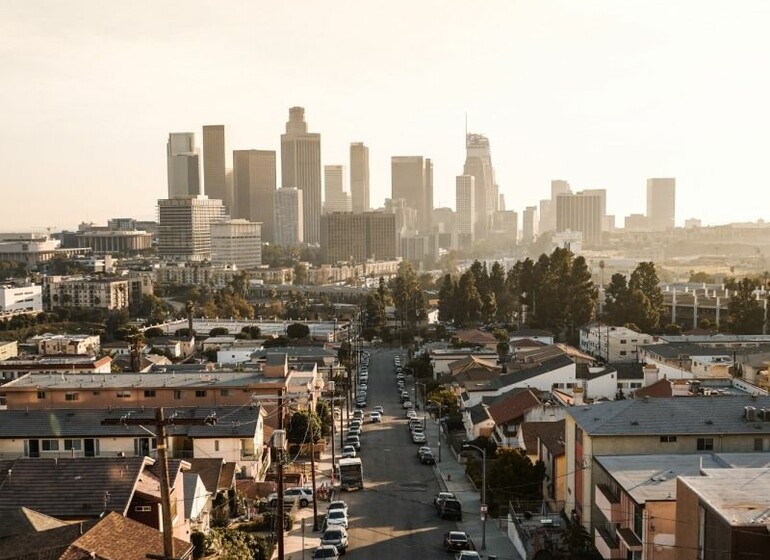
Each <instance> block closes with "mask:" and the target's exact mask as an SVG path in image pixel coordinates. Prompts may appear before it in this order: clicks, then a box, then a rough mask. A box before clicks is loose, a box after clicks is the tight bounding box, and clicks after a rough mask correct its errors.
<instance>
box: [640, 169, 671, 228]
mask: <svg viewBox="0 0 770 560" xmlns="http://www.w3.org/2000/svg"><path fill="white" fill-rule="evenodd" d="M647 218H648V219H649V226H650V228H651V229H652V231H668V230H672V229H674V226H675V218H676V179H674V178H673V177H670V178H658V179H647Z"/></svg>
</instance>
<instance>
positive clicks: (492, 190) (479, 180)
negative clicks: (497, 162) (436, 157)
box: [463, 133, 498, 240]
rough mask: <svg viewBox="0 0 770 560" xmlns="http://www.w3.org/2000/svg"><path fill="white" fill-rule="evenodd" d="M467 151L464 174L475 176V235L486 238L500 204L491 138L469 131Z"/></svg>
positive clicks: (466, 144)
mask: <svg viewBox="0 0 770 560" xmlns="http://www.w3.org/2000/svg"><path fill="white" fill-rule="evenodd" d="M465 151H466V156H465V165H464V167H463V174H464V175H470V176H472V177H474V178H475V185H476V189H475V193H474V197H475V198H474V201H475V203H474V210H475V212H476V219H475V220H474V222H475V223H474V228H475V231H474V237H475V238H476V239H479V240H480V239H485V238H486V236H487V232H488V231H489V230H490V229H491V227H492V213H493V212H494V211H495V210H497V204H498V200H497V199H498V197H497V193H496V183H495V172H494V169H493V168H492V152H491V151H490V148H489V139H488V138H487V137H486V136H484V135H483V134H475V133H468V134H466V135H465Z"/></svg>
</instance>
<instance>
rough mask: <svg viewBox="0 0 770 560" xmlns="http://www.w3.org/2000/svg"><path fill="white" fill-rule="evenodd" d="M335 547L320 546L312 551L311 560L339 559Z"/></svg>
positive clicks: (328, 545)
mask: <svg viewBox="0 0 770 560" xmlns="http://www.w3.org/2000/svg"><path fill="white" fill-rule="evenodd" d="M339 557H340V553H339V552H338V551H337V547H336V546H334V545H331V544H322V545H321V546H319V547H318V548H316V549H315V550H314V551H313V560H315V559H316V558H339Z"/></svg>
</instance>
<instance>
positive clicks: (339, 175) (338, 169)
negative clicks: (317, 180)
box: [323, 165, 353, 214]
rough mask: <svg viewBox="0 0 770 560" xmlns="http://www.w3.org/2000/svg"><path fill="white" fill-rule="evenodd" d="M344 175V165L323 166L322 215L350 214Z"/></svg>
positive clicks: (348, 195) (350, 208)
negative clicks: (334, 213) (333, 213)
mask: <svg viewBox="0 0 770 560" xmlns="http://www.w3.org/2000/svg"><path fill="white" fill-rule="evenodd" d="M345 175H346V173H345V166H344V165H324V210H323V211H324V214H331V213H332V212H352V210H353V209H352V206H351V200H350V194H349V193H348V192H347V191H346V190H345V180H346V177H345Z"/></svg>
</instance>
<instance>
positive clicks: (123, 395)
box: [118, 391, 131, 399]
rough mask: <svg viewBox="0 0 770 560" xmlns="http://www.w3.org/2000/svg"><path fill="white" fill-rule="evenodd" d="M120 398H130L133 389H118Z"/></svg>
mask: <svg viewBox="0 0 770 560" xmlns="http://www.w3.org/2000/svg"><path fill="white" fill-rule="evenodd" d="M118 398H119V399H130V398H131V391H118Z"/></svg>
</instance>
